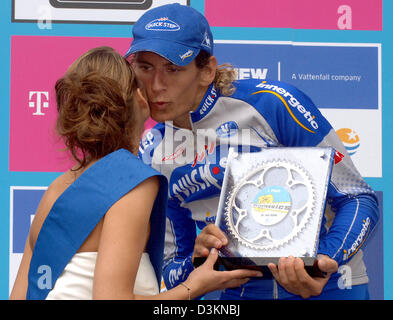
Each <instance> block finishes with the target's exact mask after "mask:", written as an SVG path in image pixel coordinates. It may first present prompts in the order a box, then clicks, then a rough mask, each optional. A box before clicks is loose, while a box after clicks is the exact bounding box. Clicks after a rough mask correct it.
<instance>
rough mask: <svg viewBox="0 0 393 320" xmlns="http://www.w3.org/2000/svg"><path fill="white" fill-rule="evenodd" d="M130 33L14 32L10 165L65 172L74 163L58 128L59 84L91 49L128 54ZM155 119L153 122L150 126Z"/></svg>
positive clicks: (16, 168)
mask: <svg viewBox="0 0 393 320" xmlns="http://www.w3.org/2000/svg"><path fill="white" fill-rule="evenodd" d="M130 40H131V39H127V38H86V37H48V36H12V38H11V106H10V153H9V155H10V159H9V160H10V161H9V167H10V171H42V172H62V171H65V170H67V169H68V168H69V167H70V165H71V164H72V163H71V161H70V159H69V157H68V156H67V155H66V154H65V153H64V152H62V151H61V149H62V148H63V147H64V146H63V144H62V142H61V141H59V138H58V137H57V136H56V133H55V128H54V127H55V120H56V116H57V109H56V99H55V94H54V84H55V82H56V80H57V79H59V78H60V77H61V76H62V75H63V74H64V72H65V71H66V70H67V68H68V66H69V65H70V64H71V63H72V62H73V61H74V60H75V59H76V58H78V57H79V56H80V55H81V54H82V53H84V52H86V51H87V50H89V49H91V48H94V47H98V46H104V45H105V46H111V47H113V48H114V49H116V50H117V51H118V52H119V53H121V54H124V53H125V52H126V51H127V49H128V46H129V44H130ZM153 124H154V122H153V121H150V122H148V125H149V126H152V125H153Z"/></svg>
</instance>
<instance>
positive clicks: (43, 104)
mask: <svg viewBox="0 0 393 320" xmlns="http://www.w3.org/2000/svg"><path fill="white" fill-rule="evenodd" d="M34 96H35V99H34ZM33 99H34V100H33ZM44 99H46V101H43V100H44ZM29 108H36V109H35V112H34V113H33V116H44V115H45V113H43V112H42V108H49V92H47V91H29Z"/></svg>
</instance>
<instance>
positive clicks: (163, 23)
mask: <svg viewBox="0 0 393 320" xmlns="http://www.w3.org/2000/svg"><path fill="white" fill-rule="evenodd" d="M145 29H146V30H149V31H178V30H180V26H179V25H178V24H177V23H176V22H174V21H172V20H169V18H167V17H165V18H159V19H155V20H153V21H151V22H149V23H148V24H147V25H146V27H145Z"/></svg>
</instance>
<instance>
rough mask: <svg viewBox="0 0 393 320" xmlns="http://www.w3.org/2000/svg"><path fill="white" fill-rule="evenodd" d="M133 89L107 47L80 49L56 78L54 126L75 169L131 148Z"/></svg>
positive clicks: (129, 75) (125, 68)
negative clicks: (114, 152) (74, 58)
mask: <svg viewBox="0 0 393 320" xmlns="http://www.w3.org/2000/svg"><path fill="white" fill-rule="evenodd" d="M135 89H136V81H135V77H134V73H133V71H132V68H131V66H130V64H129V63H128V62H127V61H126V60H125V59H124V58H123V57H122V56H121V55H120V54H119V53H117V52H116V51H115V50H114V49H112V48H110V47H99V48H94V49H91V50H89V51H88V52H86V53H84V54H83V55H82V56H80V57H79V58H78V59H77V60H76V61H75V62H74V63H73V64H72V65H71V66H70V67H69V69H68V70H67V72H66V74H65V75H64V76H63V77H62V78H61V79H59V80H58V81H57V82H56V85H55V91H56V102H57V110H58V117H57V123H56V130H57V132H58V134H59V135H60V137H62V138H63V140H64V143H65V146H66V148H67V149H68V150H69V151H70V153H71V155H72V157H73V158H74V159H75V160H76V161H77V162H78V163H79V168H81V167H85V166H86V165H88V164H89V163H90V162H91V161H93V160H96V159H99V158H101V157H103V156H105V155H107V154H109V153H111V152H113V151H115V150H117V149H120V148H125V149H127V150H129V151H131V152H134V151H135V150H136V149H137V147H138V145H137V144H136V145H131V144H132V142H134V141H135V136H136V135H137V136H138V134H139V132H138V130H139V129H138V128H136V127H135V118H134V112H133V111H134V109H133V94H134V91H135ZM134 144H135V143H134ZM79 168H78V169H79Z"/></svg>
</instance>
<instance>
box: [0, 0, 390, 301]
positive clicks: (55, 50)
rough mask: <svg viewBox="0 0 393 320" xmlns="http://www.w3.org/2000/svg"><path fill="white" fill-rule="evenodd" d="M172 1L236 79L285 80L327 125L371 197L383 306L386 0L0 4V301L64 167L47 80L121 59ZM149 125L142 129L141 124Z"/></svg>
mask: <svg viewBox="0 0 393 320" xmlns="http://www.w3.org/2000/svg"><path fill="white" fill-rule="evenodd" d="M173 2H178V3H181V4H185V5H190V6H192V7H194V8H196V9H197V10H199V11H200V12H202V13H204V14H205V16H206V17H207V19H208V20H209V22H210V24H211V26H212V31H213V35H214V38H215V55H216V56H217V58H218V61H219V63H226V62H229V63H231V64H232V65H233V66H234V67H235V68H237V71H238V77H239V79H245V78H256V79H261V81H263V79H266V78H269V79H276V80H281V81H285V82H289V83H292V84H294V85H296V86H297V87H299V88H300V89H302V90H303V91H304V92H306V93H307V94H308V95H309V96H310V97H311V98H312V99H313V101H314V102H315V104H316V105H317V106H318V107H319V108H320V110H321V112H322V113H323V114H324V115H325V116H326V117H327V118H328V120H329V121H330V122H331V124H332V125H333V127H334V129H335V130H336V131H337V133H338V135H339V137H340V139H341V140H342V141H343V143H344V145H345V147H346V148H347V150H348V152H349V154H350V156H351V157H352V159H353V161H354V163H355V164H356V166H357V168H358V169H359V171H360V172H361V174H362V175H363V176H364V177H365V179H366V181H367V182H368V183H369V184H370V185H371V186H372V187H373V188H374V190H376V191H377V194H378V197H379V199H380V203H381V219H380V223H379V225H378V226H377V227H376V230H375V231H374V232H373V233H372V234H371V235H369V236H368V237H369V238H368V244H367V246H366V247H365V248H364V252H365V259H366V263H367V267H368V269H369V277H370V293H371V298H372V299H392V298H393V277H392V273H391V272H390V269H391V268H389V266H390V265H392V263H393V253H392V252H391V250H390V248H391V247H392V243H393V238H392V237H389V234H390V233H391V232H393V223H392V221H393V219H392V214H393V197H392V196H391V195H392V190H393V170H392V165H393V157H392V154H393V152H392V149H393V148H392V147H391V146H390V143H391V140H392V138H391V137H392V136H393V121H392V119H393V38H392V34H393V22H392V19H391V18H390V17H389V16H388V14H389V13H391V12H393V3H392V1H389V0H385V1H382V0H345V1H344V0H329V1H326V0H276V1H270V0H242V1H238V0H191V1H188V0H180V1H171V0H148V1H143V2H141V1H120V2H119V1H109V0H108V1H106V2H105V3H101V4H100V3H98V4H97V3H95V4H94V2H91V1H72V0H69V1H57V0H10V1H6V0H3V4H2V8H1V9H0V39H1V47H0V58H1V61H0V64H1V73H0V83H1V86H0V90H1V94H0V103H1V104H0V105H1V109H0V110H1V111H0V112H1V116H0V130H1V134H0V139H1V143H0V148H1V153H0V201H1V203H2V211H1V215H0V219H1V223H0V239H1V241H0V261H1V262H0V299H7V298H8V295H9V292H10V288H12V285H13V281H14V279H15V276H16V272H17V270H18V266H19V263H20V259H21V256H22V253H23V249H24V245H25V241H26V237H27V234H28V230H29V227H30V223H31V221H32V218H33V217H34V212H35V210H36V208H37V205H38V203H39V201H40V199H41V197H42V194H43V193H44V192H45V189H46V188H47V186H48V185H49V184H50V183H51V182H52V181H53V180H54V179H55V178H56V177H57V176H58V175H59V174H60V173H61V172H63V171H65V170H67V169H68V168H69V166H70V161H69V159H68V158H67V156H66V155H65V154H64V153H63V152H61V149H62V147H63V145H62V143H61V142H60V141H59V139H58V137H57V136H56V134H55V131H54V123H55V119H56V102H55V96H54V88H53V87H54V83H55V81H56V80H57V79H58V78H59V77H61V76H62V74H63V73H64V72H65V70H66V69H67V67H68V66H69V65H70V64H71V63H72V62H73V61H74V60H75V59H76V58H77V57H78V56H79V55H80V54H82V53H83V52H85V51H87V50H88V49H90V48H93V47H97V46H101V45H107V46H111V47H113V48H115V49H116V50H118V51H119V52H120V53H122V54H124V53H125V52H126V51H127V49H128V46H129V44H130V41H131V40H132V39H131V30H132V25H133V22H135V21H136V20H137V19H138V17H139V16H140V15H141V14H142V13H143V12H144V11H145V10H147V9H149V8H152V7H155V6H158V5H162V4H166V3H173ZM119 3H120V4H119ZM384 13H386V14H385V16H384ZM153 124H154V122H153V121H149V122H148V123H147V124H146V126H147V127H151V126H152V125H153ZM383 213H385V216H384V214H383ZM384 234H385V235H386V236H385V237H384ZM211 298H214V296H213V295H212V296H211Z"/></svg>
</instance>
